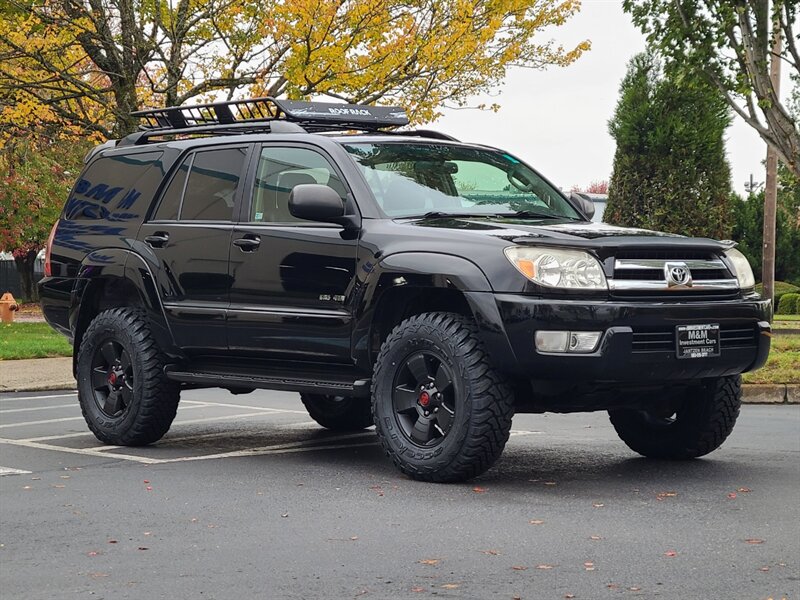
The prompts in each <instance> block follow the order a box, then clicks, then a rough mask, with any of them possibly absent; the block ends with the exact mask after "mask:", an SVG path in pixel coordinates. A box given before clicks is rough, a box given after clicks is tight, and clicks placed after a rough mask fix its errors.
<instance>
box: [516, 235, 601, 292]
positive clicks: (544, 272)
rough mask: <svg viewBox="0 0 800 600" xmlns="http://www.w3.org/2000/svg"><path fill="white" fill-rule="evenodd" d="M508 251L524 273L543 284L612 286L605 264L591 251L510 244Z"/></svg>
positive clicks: (589, 287)
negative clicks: (608, 282)
mask: <svg viewBox="0 0 800 600" xmlns="http://www.w3.org/2000/svg"><path fill="white" fill-rule="evenodd" d="M505 254H506V258H508V260H510V261H511V264H512V265H514V266H515V267H516V268H517V270H518V271H519V272H520V273H522V274H523V275H525V277H527V278H528V279H530V280H531V281H533V282H534V283H538V284H539V285H543V286H546V287H551V288H566V289H573V290H576V289H577V290H605V289H608V284H607V283H606V276H605V274H604V273H603V268H602V267H601V266H600V263H599V262H597V259H596V258H595V257H594V256H592V255H591V254H589V253H587V252H583V251H581V250H561V249H556V248H528V247H525V246H509V247H508V248H506V249H505Z"/></svg>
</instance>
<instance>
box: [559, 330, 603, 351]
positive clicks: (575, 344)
mask: <svg viewBox="0 0 800 600" xmlns="http://www.w3.org/2000/svg"><path fill="white" fill-rule="evenodd" d="M600 333H601V332H599V331H573V332H572V333H570V335H569V348H568V349H567V351H568V352H577V353H581V354H586V353H589V352H594V350H595V348H597V343H598V342H599V341H600Z"/></svg>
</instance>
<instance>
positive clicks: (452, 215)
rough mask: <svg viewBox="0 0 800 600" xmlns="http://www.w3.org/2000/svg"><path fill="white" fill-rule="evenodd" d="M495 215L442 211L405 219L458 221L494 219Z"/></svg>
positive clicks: (433, 211)
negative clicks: (465, 219) (468, 218)
mask: <svg viewBox="0 0 800 600" xmlns="http://www.w3.org/2000/svg"><path fill="white" fill-rule="evenodd" d="M492 216H494V215H492V214H487V213H451V212H444V211H441V210H432V211H430V212H426V213H425V214H424V215H413V216H410V217H404V218H406V219H448V218H452V219H458V218H459V217H492Z"/></svg>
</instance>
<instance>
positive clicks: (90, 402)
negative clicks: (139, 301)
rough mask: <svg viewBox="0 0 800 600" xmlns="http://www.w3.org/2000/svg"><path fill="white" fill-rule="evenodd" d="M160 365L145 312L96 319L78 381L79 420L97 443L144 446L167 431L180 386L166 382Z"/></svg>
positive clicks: (129, 311)
mask: <svg viewBox="0 0 800 600" xmlns="http://www.w3.org/2000/svg"><path fill="white" fill-rule="evenodd" d="M164 362H165V359H164V355H163V353H162V352H161V349H160V348H159V347H158V345H157V344H156V342H155V340H154V338H153V336H152V334H151V333H150V325H149V321H148V318H147V314H146V313H145V312H144V310H142V309H137V308H114V309H111V310H107V311H105V312H102V313H100V314H99V315H98V316H97V317H95V319H94V320H93V321H92V322H91V324H90V325H89V327H88V328H87V329H86V333H85V334H84V336H83V340H82V342H81V347H80V351H79V353H78V361H77V379H78V400H79V402H80V405H81V410H82V411H83V416H84V418H85V419H86V424H87V425H88V426H89V429H91V431H92V433H94V435H95V436H96V437H97V439H98V440H100V441H101V442H105V443H106V444H114V445H118V446H144V445H146V444H151V443H153V442H155V441H157V440H159V439H161V437H162V436H163V435H164V434H165V433H167V431H169V428H170V425H172V420H173V419H174V418H175V413H176V412H177V410H178V400H179V398H180V386H179V385H178V384H177V383H175V382H172V381H169V380H168V379H167V378H166V376H165V375H164Z"/></svg>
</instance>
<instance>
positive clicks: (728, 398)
mask: <svg viewBox="0 0 800 600" xmlns="http://www.w3.org/2000/svg"><path fill="white" fill-rule="evenodd" d="M741 403H742V378H741V376H740V375H735V376H732V377H721V378H719V379H714V380H711V381H709V382H707V383H705V384H704V385H703V386H702V387H701V388H699V389H698V388H694V389H693V390H690V391H687V392H686V398H684V399H683V401H682V403H681V404H680V406H679V408H678V409H677V410H676V411H674V415H672V416H664V415H661V416H658V415H656V414H654V413H653V412H648V411H644V410H631V409H624V410H612V411H609V413H608V414H609V417H610V419H611V424H612V425H613V426H614V429H616V431H617V434H618V435H619V437H620V438H621V439H622V441H623V442H625V443H626V444H627V446H628V447H629V448H630V449H631V450H633V451H634V452H638V453H639V454H641V455H642V456H647V457H650V458H664V459H672V460H686V459H690V458H697V457H700V456H704V455H706V454H708V453H710V452H713V451H714V450H716V449H717V448H719V447H720V446H721V445H722V443H723V442H724V441H725V439H726V438H727V437H728V435H730V433H731V431H733V426H734V425H735V424H736V418H737V417H738V416H739V408H740V406H741ZM667 412H669V411H667Z"/></svg>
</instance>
